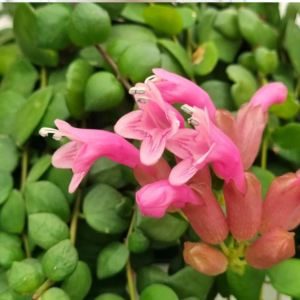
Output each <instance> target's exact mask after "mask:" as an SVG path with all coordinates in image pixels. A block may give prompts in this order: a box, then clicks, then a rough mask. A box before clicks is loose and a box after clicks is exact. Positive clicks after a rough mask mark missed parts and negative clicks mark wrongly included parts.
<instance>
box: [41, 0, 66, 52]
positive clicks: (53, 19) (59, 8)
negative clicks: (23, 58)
mask: <svg viewBox="0 0 300 300" xmlns="http://www.w3.org/2000/svg"><path fill="white" fill-rule="evenodd" d="M70 14H71V12H70V9H68V8H67V7H66V6H65V5H64V4H58V3H57V4H56V3H55V4H48V5H45V6H43V7H41V8H39V9H38V10H37V11H36V16H37V29H36V31H37V46H38V47H41V48H48V49H52V50H62V49H64V48H66V47H67V46H68V45H69V44H70V43H71V41H70V39H69V35H68V30H67V29H68V23H69V19H70Z"/></svg>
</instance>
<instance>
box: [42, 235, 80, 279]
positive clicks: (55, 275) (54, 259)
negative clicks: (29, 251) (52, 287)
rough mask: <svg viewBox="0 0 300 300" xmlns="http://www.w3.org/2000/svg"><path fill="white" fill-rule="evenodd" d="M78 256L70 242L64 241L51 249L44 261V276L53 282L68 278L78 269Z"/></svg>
mask: <svg viewBox="0 0 300 300" xmlns="http://www.w3.org/2000/svg"><path fill="white" fill-rule="evenodd" d="M77 262H78V254H77V250H76V249H75V247H74V246H73V245H72V243H71V241H70V240H64V241H61V242H59V243H58V244H56V245H55V246H53V247H52V248H50V249H49V250H48V251H47V252H46V253H45V255H44V256H43V259H42V267H43V271H44V274H45V275H46V276H47V277H48V278H50V279H51V280H53V281H61V280H64V279H66V278H68V277H69V276H70V275H71V274H73V272H74V271H75V269H76V266H77Z"/></svg>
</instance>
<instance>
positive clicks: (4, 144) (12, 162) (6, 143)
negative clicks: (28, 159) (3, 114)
mask: <svg viewBox="0 0 300 300" xmlns="http://www.w3.org/2000/svg"><path fill="white" fill-rule="evenodd" d="M0 103H1V102H0ZM1 121H2V120H1ZM18 160H19V153H18V151H17V148H16V146H15V143H14V142H13V140H12V139H11V137H10V136H8V135H0V169H2V170H5V171H8V172H12V171H14V169H15V168H16V167H17V165H18Z"/></svg>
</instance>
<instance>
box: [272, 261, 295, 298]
mask: <svg viewBox="0 0 300 300" xmlns="http://www.w3.org/2000/svg"><path fill="white" fill-rule="evenodd" d="M267 275H268V277H269V278H270V280H271V284H272V285H273V287H274V288H275V289H276V290H277V291H278V292H280V293H282V294H285V295H288V296H291V297H293V298H300V286H299V280H300V260H299V259H296V258H290V259H287V260H285V261H284V262H282V263H280V264H278V265H276V266H274V267H272V268H270V269H268V270H267Z"/></svg>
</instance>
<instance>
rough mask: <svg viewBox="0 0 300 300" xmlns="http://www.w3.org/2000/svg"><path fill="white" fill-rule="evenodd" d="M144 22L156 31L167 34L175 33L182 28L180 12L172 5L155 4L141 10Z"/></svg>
mask: <svg viewBox="0 0 300 300" xmlns="http://www.w3.org/2000/svg"><path fill="white" fill-rule="evenodd" d="M143 18H144V20H145V22H146V23H147V24H148V25H150V26H151V27H152V28H154V29H156V30H157V31H159V32H161V33H164V34H167V35H177V34H179V33H180V32H181V31H182V29H183V21H182V18H181V16H180V14H179V13H178V12H177V11H176V9H174V8H173V7H170V6H166V5H159V4H155V5H152V6H148V7H147V8H146V9H145V10H144V11H143Z"/></svg>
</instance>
